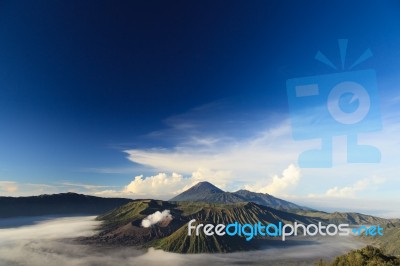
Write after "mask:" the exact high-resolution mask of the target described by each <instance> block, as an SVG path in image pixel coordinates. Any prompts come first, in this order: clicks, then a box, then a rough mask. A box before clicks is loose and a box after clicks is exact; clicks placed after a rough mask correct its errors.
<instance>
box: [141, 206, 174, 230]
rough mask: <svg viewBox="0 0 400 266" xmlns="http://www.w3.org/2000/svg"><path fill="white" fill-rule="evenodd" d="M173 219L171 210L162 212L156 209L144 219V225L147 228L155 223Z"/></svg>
mask: <svg viewBox="0 0 400 266" xmlns="http://www.w3.org/2000/svg"><path fill="white" fill-rule="evenodd" d="M165 220H172V215H171V214H170V210H163V211H162V212H159V211H156V212H155V213H153V214H150V215H149V216H147V217H146V218H144V219H143V220H142V226H143V227H145V228H147V227H150V226H152V225H153V224H156V223H159V222H162V221H165Z"/></svg>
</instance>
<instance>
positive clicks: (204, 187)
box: [189, 181, 224, 193]
mask: <svg viewBox="0 0 400 266" xmlns="http://www.w3.org/2000/svg"><path fill="white" fill-rule="evenodd" d="M192 189H193V190H196V191H204V192H206V191H208V192H210V193H222V192H224V191H223V190H221V189H219V188H217V187H216V186H214V185H213V184H211V183H210V182H207V181H202V182H199V183H197V184H196V185H194V186H193V187H191V188H190V189H189V190H192Z"/></svg>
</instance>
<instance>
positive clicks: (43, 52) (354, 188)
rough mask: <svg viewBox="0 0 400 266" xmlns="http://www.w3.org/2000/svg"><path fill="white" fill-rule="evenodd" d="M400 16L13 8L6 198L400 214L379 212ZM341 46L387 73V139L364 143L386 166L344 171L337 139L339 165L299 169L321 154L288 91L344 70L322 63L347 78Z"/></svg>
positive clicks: (314, 7) (233, 8)
mask: <svg viewBox="0 0 400 266" xmlns="http://www.w3.org/2000/svg"><path fill="white" fill-rule="evenodd" d="M399 12H400V5H399V3H397V2H395V1H383V2H376V1H375V2H372V1H371V2H364V3H357V2H353V3H349V2H348V1H335V2H333V1H332V3H328V2H324V3H322V2H320V1H304V2H299V1H287V2H282V1H268V2H267V1H251V2H247V3H244V2H242V1H199V2H192V1H191V2H188V1H168V2H167V1H135V2H134V1H130V2H129V1H126V2H124V1H121V2H119V3H112V2H111V1H85V2H82V1H65V2H62V1H39V2H35V3H33V2H31V1H19V2H13V1H3V2H2V3H0V195H11V196H12V195H15V196H18V195H32V194H43V193H56V192H64V191H76V192H82V193H89V194H98V195H105V196H130V197H143V196H153V197H161V198H168V197H170V196H171V195H173V193H177V192H178V191H181V190H182V189H184V188H185V187H188V186H190V185H191V184H193V183H194V182H196V181H199V180H209V181H211V182H213V183H215V184H218V185H219V186H221V187H223V188H225V189H227V190H235V189H238V188H244V187H246V188H248V189H252V190H253V191H260V192H269V193H272V194H276V195H277V196H281V197H283V198H287V199H290V200H293V201H295V202H300V203H304V204H307V205H312V206H316V207H320V208H323V209H339V208H342V209H343V208H344V207H345V206H346V208H348V209H351V210H359V209H360V208H362V207H365V205H366V204H364V203H365V202H370V203H371V204H370V205H369V206H368V207H369V209H370V210H372V211H374V212H375V213H377V214H379V213H382V215H386V216H390V215H397V216H398V215H400V210H399V209H398V208H397V209H396V207H394V206H393V207H385V208H384V209H382V208H381V207H380V206H382V205H385V206H388V204H387V202H397V203H400V198H399V196H397V195H396V194H397V192H396V189H395V188H396V187H398V185H400V184H399V179H398V177H397V176H396V173H398V170H399V169H398V166H397V165H396V164H397V163H396V161H395V160H394V159H393V158H396V156H398V155H399V153H398V152H397V151H396V149H395V147H396V145H398V144H399V137H398V136H399V134H398V133H400V129H399V126H398V125H399V121H398V118H397V117H399V116H398V115H397V114H398V113H399V112H400V109H399V103H400V94H399V92H398V84H399V82H400V81H399V77H400V75H398V74H399V73H398V71H399V70H398V69H400V49H399V47H400V16H398V14H399ZM338 39H348V40H349V42H348V48H347V56H346V60H347V62H354V61H355V60H356V59H357V58H358V57H359V56H360V55H361V54H362V53H363V52H364V51H365V50H366V49H367V48H369V49H371V51H372V53H373V57H371V58H370V59H368V60H367V61H365V62H363V63H362V64H360V65H359V66H357V67H356V68H354V70H363V69H374V70H375V71H376V73H377V83H378V84H377V86H378V90H379V96H380V97H379V98H380V99H379V101H380V105H381V106H380V108H381V115H382V122H383V127H382V131H380V132H376V133H372V134H371V135H366V136H361V137H360V138H361V139H364V140H365V141H366V142H367V143H371V144H374V145H375V146H377V147H378V148H379V149H380V150H381V153H382V161H381V163H379V164H347V163H346V161H345V160H344V159H343V157H344V155H343V153H344V151H345V146H346V143H345V141H344V140H343V138H341V137H338V138H335V139H334V164H333V167H332V168H328V169H300V168H299V166H298V163H297V157H298V154H299V153H300V152H301V151H304V150H305V149H307V147H308V146H307V145H309V144H308V142H298V141H297V142H296V141H294V140H293V138H292V136H291V127H290V125H291V124H290V114H289V107H288V99H287V94H286V80H288V79H292V78H298V77H305V76H313V75H323V74H331V73H334V72H335V73H336V72H340V71H341V70H340V69H339V70H338V71H336V70H332V69H331V68H329V67H327V66H325V65H324V64H322V63H321V62H318V61H317V60H315V59H314V56H315V54H316V52H317V51H319V50H320V51H321V52H323V53H324V54H325V55H326V56H327V57H328V58H329V59H330V60H331V61H332V62H333V63H334V64H335V65H338V66H340V55H339V48H338V43H337V40H338ZM310 130H312V129H310ZM310 143H311V142H310ZM335 144H336V145H335ZM312 145H318V143H317V144H315V143H314V144H312ZM335 147H336V148H335ZM397 158H398V157H397ZM173 173H175V174H173ZM135 177H138V178H136V179H135ZM135 180H136V181H135ZM145 180H147V182H145ZM274 180H275V181H274ZM160 187H161V188H163V189H161V188H160ZM152 188H154V189H152ZM349 202H352V203H351V204H350V203H349Z"/></svg>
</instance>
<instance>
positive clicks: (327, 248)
mask: <svg viewBox="0 0 400 266" xmlns="http://www.w3.org/2000/svg"><path fill="white" fill-rule="evenodd" d="M13 225H14V226H15V227H13ZM98 225H99V222H98V221H95V220H94V217H92V216H91V217H88V216H85V217H33V218H17V219H0V265H1V266H8V265H10V266H14V265H18V266H22V265H29V266H47V265H51V266H53V265H54V266H60V265H72V266H78V265H79V266H86V265H87V266H103V265H104V266H111V265H119V266H128V265H141V266H142V265H154V266H160V265H162V266H168V265H178V266H179V265H208V266H209V265H265V264H266V263H267V264H268V265H310V264H312V262H314V261H316V260H318V258H332V257H334V256H336V255H339V254H342V253H345V252H346V251H348V250H349V249H352V248H359V247H361V246H363V244H362V243H361V242H358V241H356V240H355V239H354V238H348V237H340V238H338V237H335V238H334V237H328V238H324V239H314V240H315V241H306V242H303V241H299V244H295V241H291V242H290V241H287V242H290V243H289V244H288V245H285V246H282V247H266V248H265V249H264V250H259V251H251V252H237V253H229V254H192V255H183V254H174V253H168V252H164V251H161V250H154V249H148V250H147V249H137V248H134V247H118V248H115V247H109V248H105V247H96V246H88V245H82V244H79V243H78V242H77V241H74V239H75V238H76V237H79V236H90V235H93V234H95V233H96V229H97V227H98ZM300 242H301V244H300ZM299 262H300V263H299Z"/></svg>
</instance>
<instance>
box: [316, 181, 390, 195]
mask: <svg viewBox="0 0 400 266" xmlns="http://www.w3.org/2000/svg"><path fill="white" fill-rule="evenodd" d="M384 182H385V179H384V178H382V177H372V178H365V179H361V180H359V181H357V182H356V183H354V184H353V185H350V186H344V187H338V186H335V187H333V188H330V189H328V190H327V191H326V192H325V194H323V195H316V194H310V195H308V196H309V197H334V198H353V197H355V196H356V193H357V192H360V191H363V190H366V189H369V188H370V187H372V186H374V185H378V184H382V183H384Z"/></svg>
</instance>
